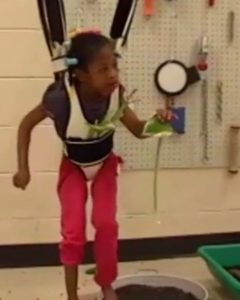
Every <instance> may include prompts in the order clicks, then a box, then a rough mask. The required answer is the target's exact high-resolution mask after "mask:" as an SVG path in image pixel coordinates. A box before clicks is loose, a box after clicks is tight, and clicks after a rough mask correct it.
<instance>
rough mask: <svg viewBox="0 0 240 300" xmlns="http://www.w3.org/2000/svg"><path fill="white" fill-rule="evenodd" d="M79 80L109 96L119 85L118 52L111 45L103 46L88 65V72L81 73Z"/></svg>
mask: <svg viewBox="0 0 240 300" xmlns="http://www.w3.org/2000/svg"><path fill="white" fill-rule="evenodd" d="M79 76H80V78H79V80H80V81H81V82H84V83H86V84H87V85H88V86H89V88H91V89H92V90H93V91H94V92H96V93H98V94H100V95H101V96H109V95H111V94H112V92H113V91H114V90H115V89H116V88H117V87H118V85H119V71H118V62H117V57H116V54H115V53H114V50H113V49H112V47H111V46H110V45H107V46H105V47H104V48H102V49H101V50H100V51H99V53H98V54H97V55H96V56H95V58H94V59H93V61H92V62H91V63H90V64H89V65H88V70H87V71H86V72H81V75H80V74H79Z"/></svg>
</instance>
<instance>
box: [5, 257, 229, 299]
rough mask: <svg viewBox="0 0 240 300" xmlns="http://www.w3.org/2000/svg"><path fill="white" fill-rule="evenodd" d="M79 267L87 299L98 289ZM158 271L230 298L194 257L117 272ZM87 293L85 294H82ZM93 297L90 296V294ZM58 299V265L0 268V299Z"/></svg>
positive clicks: (60, 288) (131, 266) (217, 296)
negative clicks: (187, 280)
mask: <svg viewBox="0 0 240 300" xmlns="http://www.w3.org/2000/svg"><path fill="white" fill-rule="evenodd" d="M88 268H89V266H88V267H84V268H83V269H82V276H81V278H80V283H79V286H80V289H79V293H80V295H82V298H81V299H91V298H92V295H94V294H95V293H96V292H97V291H98V288H97V287H96V286H95V284H94V283H93V280H92V278H91V276H88V275H85V274H84V271H85V270H86V269H88ZM156 271H157V272H159V273H161V274H167V275H169V274H172V275H177V276H182V277H187V278H191V279H193V280H196V281H198V282H200V283H202V284H203V285H205V286H206V288H207V289H208V290H209V293H210V299H211V300H228V299H229V300H230V299H231V298H230V296H229V295H227V294H226V293H225V292H224V291H223V290H222V289H221V287H220V286H219V285H218V283H217V282H216V281H215V280H214V279H213V277H212V276H211V274H210V273H209V271H208V269H207V268H206V266H205V264H204V263H203V262H202V261H201V260H200V259H198V258H186V259H170V260H159V261H150V262H138V263H124V264H121V265H120V275H128V274H134V273H139V272H143V273H145V272H148V273H151V272H156ZM86 295H87V296H86ZM93 298H94V297H93ZM23 299H24V300H55V299H56V300H58V299H66V297H65V293H64V285H63V273H62V269H61V268H36V269H21V270H19V269H18V270H0V300H23Z"/></svg>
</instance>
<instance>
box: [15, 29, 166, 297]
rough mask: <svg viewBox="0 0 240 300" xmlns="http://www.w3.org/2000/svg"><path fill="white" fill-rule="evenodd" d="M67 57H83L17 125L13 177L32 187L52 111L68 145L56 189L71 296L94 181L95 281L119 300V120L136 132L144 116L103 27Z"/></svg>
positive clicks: (79, 38) (82, 38)
mask: <svg viewBox="0 0 240 300" xmlns="http://www.w3.org/2000/svg"><path fill="white" fill-rule="evenodd" d="M68 57H69V58H74V59H75V60H76V61H77V65H76V66H75V67H73V68H71V70H69V74H70V84H66V82H64V78H63V79H61V80H58V81H57V82H55V83H53V84H52V85H50V86H49V87H48V89H47V91H46V92H45V94H44V97H43V101H42V102H41V103H40V104H39V105H38V106H37V107H36V108H34V109H33V110H32V111H31V112H29V113H28V114H27V115H26V116H25V117H24V118H23V120H22V122H21V124H20V126H19V131H18V171H17V173H16V174H15V175H14V178H13V182H14V185H15V186H16V187H17V188H21V189H25V188H26V187H27V185H28V183H29V181H30V169H29V144H30V138H31V132H32V130H33V128H34V127H35V126H36V125H37V124H39V123H40V122H41V121H43V120H44V119H45V118H47V117H50V118H51V119H52V120H53V122H54V125H55V129H56V132H57V135H58V136H59V138H60V139H61V140H62V142H63V146H64V154H63V159H62V163H61V167H60V172H59V182H58V194H59V198H60V203H61V227H62V228H61V232H62V237H63V240H62V243H61V246H60V257H61V262H62V263H63V265H64V266H65V280H66V289H67V295H68V300H77V281H78V265H79V264H80V263H81V262H82V260H83V257H84V246H85V244H86V236H85V227H86V212H85V204H86V200H87V198H88V189H87V181H91V182H92V185H91V195H92V198H93V211H92V224H93V226H94V228H95V230H96V237H95V245H94V253H95V259H96V265H97V271H96V275H95V280H96V282H97V283H98V284H99V285H100V287H101V288H102V291H103V295H104V299H105V300H114V299H116V298H117V297H116V295H115V293H114V290H113V289H112V287H111V285H112V283H113V281H114V280H115V279H116V277H117V240H118V224H117V222H116V207H117V203H116V195H117V175H118V171H117V170H118V165H119V163H120V159H119V157H118V156H116V155H115V154H114V153H113V135H114V129H115V127H114V123H115V122H116V121H117V120H118V119H120V120H121V122H122V123H123V124H124V125H125V126H126V127H127V129H128V130H129V131H130V132H132V133H133V135H135V136H136V137H138V138H141V137H142V132H143V128H144V125H145V122H144V121H140V120H139V119H138V118H137V116H136V115H135V113H134V112H133V111H132V110H131V109H130V108H129V107H128V106H127V102H126V101H124V95H123V92H124V91H123V88H122V86H121V85H120V83H119V74H118V63H117V56H116V54H115V52H114V48H113V45H112V43H111V41H110V40H109V39H108V38H106V37H104V36H102V35H100V34H97V33H82V34H78V35H76V36H75V37H73V38H72V43H71V49H70V50H69V53H68ZM66 86H67V87H68V89H66ZM69 95H71V97H69ZM158 115H159V117H160V118H161V119H162V120H170V119H171V118H172V115H171V112H164V111H163V112H158Z"/></svg>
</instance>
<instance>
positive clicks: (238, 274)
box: [226, 266, 240, 281]
mask: <svg viewBox="0 0 240 300" xmlns="http://www.w3.org/2000/svg"><path fill="white" fill-rule="evenodd" d="M226 270H227V271H228V272H229V273H230V274H231V275H232V276H233V277H235V278H236V279H237V280H239V281H240V267H239V266H237V267H231V268H226Z"/></svg>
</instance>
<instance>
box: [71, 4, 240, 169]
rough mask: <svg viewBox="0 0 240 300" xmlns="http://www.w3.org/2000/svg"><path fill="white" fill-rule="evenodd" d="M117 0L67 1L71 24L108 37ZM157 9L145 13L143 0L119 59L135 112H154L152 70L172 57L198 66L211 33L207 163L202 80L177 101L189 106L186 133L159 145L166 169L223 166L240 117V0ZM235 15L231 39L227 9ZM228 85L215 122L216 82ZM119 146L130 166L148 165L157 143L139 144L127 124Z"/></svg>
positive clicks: (157, 98) (160, 99)
mask: <svg viewBox="0 0 240 300" xmlns="http://www.w3.org/2000/svg"><path fill="white" fill-rule="evenodd" d="M116 3H117V1H116V0H65V5H66V12H67V20H68V24H69V28H74V27H76V26H78V27H84V28H100V29H101V30H102V31H103V32H104V33H105V34H107V35H108V34H109V29H110V25H111V21H112V18H113V14H114V11H115V6H116ZM155 3H156V14H155V16H153V17H151V18H150V19H146V18H145V17H144V16H143V1H142V0H139V3H138V9H137V12H136V15H135V19H134V23H133V26H132V29H131V33H130V37H129V41H128V45H127V48H126V51H125V56H124V61H123V63H122V78H123V82H124V84H125V85H126V87H127V89H129V90H132V89H133V88H138V96H139V97H140V98H141V102H140V103H137V104H136V107H135V109H136V112H137V113H138V114H139V116H141V117H142V118H149V117H151V116H152V115H153V114H154V112H155V110H156V108H157V107H158V106H159V104H163V103H164V101H163V97H162V96H161V95H160V94H159V93H158V91H157V90H156V88H155V86H154V81H153V74H154V72H155V70H156V68H157V67H158V65H159V64H160V63H162V62H164V61H165V60H168V59H171V58H175V59H177V60H180V61H182V62H183V63H185V64H186V65H187V66H192V65H194V64H196V63H197V59H198V50H199V42H200V40H201V38H202V35H203V34H207V35H208V37H209V43H210V53H209V80H208V82H209V98H208V110H209V113H208V128H209V161H208V162H205V163H204V162H203V140H202V137H201V128H202V124H201V123H202V111H201V110H202V99H201V83H197V84H196V85H193V86H191V87H190V88H189V89H188V90H187V91H186V92H185V93H184V94H183V95H181V96H180V97H178V98H177V99H176V106H185V107H186V109H187V111H186V134H185V135H183V136H176V137H172V138H169V139H166V140H165V141H164V143H163V147H162V149H161V163H160V165H161V167H165V168H197V167H223V166H226V164H227V160H226V154H227V146H228V132H229V126H230V124H231V123H232V122H236V121H239V120H240V100H239V98H238V97H239V96H238V85H239V83H238V76H239V70H240V69H239V67H240V58H239V57H240V55H239V54H240V42H239V32H238V30H237V29H238V28H239V26H238V25H239V23H238V22H239V21H238V15H240V1H238V0H221V1H216V4H215V7H213V8H208V7H207V6H206V3H207V1H205V0H174V1H166V0H157V1H155ZM230 10H232V11H234V12H235V16H236V17H235V18H236V20H235V22H236V23H235V38H234V42H233V44H232V45H229V44H228V39H227V23H228V22H227V20H228V12H229V11H230ZM217 80H221V81H222V82H223V122H222V123H221V124H219V123H218V122H217V121H216V83H217ZM116 150H117V151H118V152H119V153H120V154H121V155H122V156H123V158H124V160H125V161H126V167H127V168H128V169H151V168H152V167H153V164H154V159H155V152H156V140H154V139H150V140H147V141H137V140H136V139H134V138H133V137H132V136H131V135H130V134H129V133H127V132H126V130H125V129H124V128H122V127H120V128H119V131H118V133H117V137H116Z"/></svg>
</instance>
